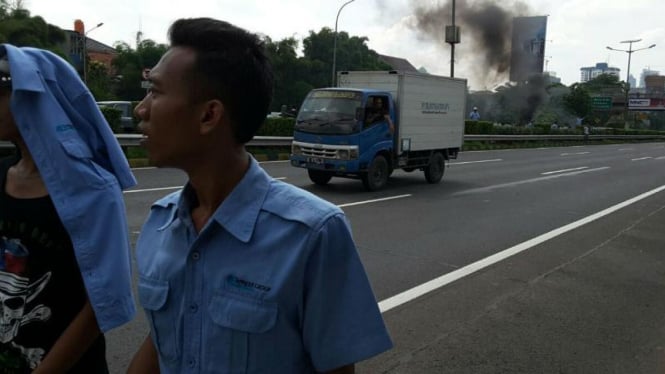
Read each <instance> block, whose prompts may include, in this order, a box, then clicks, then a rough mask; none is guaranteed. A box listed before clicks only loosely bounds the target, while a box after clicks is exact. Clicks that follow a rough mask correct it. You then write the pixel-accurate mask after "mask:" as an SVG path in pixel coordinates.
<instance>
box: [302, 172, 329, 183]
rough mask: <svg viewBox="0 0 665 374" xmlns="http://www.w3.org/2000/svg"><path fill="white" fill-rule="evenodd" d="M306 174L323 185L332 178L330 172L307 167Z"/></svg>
mask: <svg viewBox="0 0 665 374" xmlns="http://www.w3.org/2000/svg"><path fill="white" fill-rule="evenodd" d="M307 174H308V175H309V179H310V180H311V181H312V182H314V183H316V184H318V185H319V186H325V185H326V184H328V182H330V179H332V174H330V173H326V172H325V171H321V170H312V169H307Z"/></svg>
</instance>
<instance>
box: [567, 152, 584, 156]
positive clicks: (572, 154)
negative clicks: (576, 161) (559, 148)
mask: <svg viewBox="0 0 665 374" xmlns="http://www.w3.org/2000/svg"><path fill="white" fill-rule="evenodd" d="M589 153H591V152H574V153H562V154H561V156H575V155H586V154H589Z"/></svg>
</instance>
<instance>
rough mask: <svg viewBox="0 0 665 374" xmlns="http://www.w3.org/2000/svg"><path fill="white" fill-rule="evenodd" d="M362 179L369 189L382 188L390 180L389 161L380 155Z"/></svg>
mask: <svg viewBox="0 0 665 374" xmlns="http://www.w3.org/2000/svg"><path fill="white" fill-rule="evenodd" d="M362 181H363V184H364V185H365V189H367V191H376V190H378V189H381V188H382V187H383V186H385V185H386V183H387V182H388V161H387V160H386V158H385V157H383V156H381V155H378V156H376V157H375V158H374V160H372V163H371V164H370V165H369V168H368V169H367V173H366V174H363V175H362Z"/></svg>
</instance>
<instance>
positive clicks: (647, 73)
mask: <svg viewBox="0 0 665 374" xmlns="http://www.w3.org/2000/svg"><path fill="white" fill-rule="evenodd" d="M650 75H660V72H659V71H657V70H651V69H649V68H646V69H642V74H641V75H640V87H646V83H645V82H644V78H646V77H648V76H650Z"/></svg>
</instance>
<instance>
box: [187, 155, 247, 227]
mask: <svg viewBox="0 0 665 374" xmlns="http://www.w3.org/2000/svg"><path fill="white" fill-rule="evenodd" d="M249 165H250V161H249V155H248V154H247V152H245V150H244V149H243V150H242V152H236V153H234V154H232V155H228V154H227V155H225V156H224V157H220V158H218V159H213V158H211V159H209V161H208V162H206V163H202V164H200V165H197V167H196V168H194V169H192V170H189V171H187V174H188V176H189V183H190V185H191V186H192V188H193V190H194V193H195V194H196V198H197V200H198V205H197V206H195V207H193V209H192V211H191V215H192V220H193V221H194V226H195V227H196V229H197V231H200V230H201V228H203V226H204V225H205V223H206V222H207V221H208V220H209V219H210V217H212V215H213V214H214V213H215V211H216V210H217V208H219V206H220V205H221V204H222V203H223V202H224V200H225V199H226V198H227V197H228V196H229V195H230V194H231V192H232V191H233V189H234V188H235V187H236V186H237V185H238V183H240V181H241V180H242V178H243V177H244V176H245V173H247V170H248V169H249Z"/></svg>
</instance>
